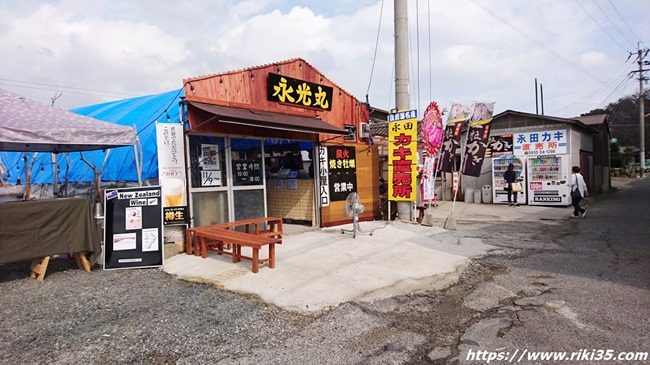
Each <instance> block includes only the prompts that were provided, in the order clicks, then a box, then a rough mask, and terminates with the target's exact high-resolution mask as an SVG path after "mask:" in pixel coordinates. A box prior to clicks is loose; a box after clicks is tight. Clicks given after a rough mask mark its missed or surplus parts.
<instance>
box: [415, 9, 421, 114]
mask: <svg viewBox="0 0 650 365" xmlns="http://www.w3.org/2000/svg"><path fill="white" fill-rule="evenodd" d="M415 42H416V57H417V62H416V64H417V69H416V72H415V75H416V78H417V93H416V97H417V102H416V104H415V106H416V107H417V110H421V109H420V1H419V0H415Z"/></svg>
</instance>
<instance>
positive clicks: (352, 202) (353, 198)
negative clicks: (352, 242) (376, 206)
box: [341, 193, 372, 238]
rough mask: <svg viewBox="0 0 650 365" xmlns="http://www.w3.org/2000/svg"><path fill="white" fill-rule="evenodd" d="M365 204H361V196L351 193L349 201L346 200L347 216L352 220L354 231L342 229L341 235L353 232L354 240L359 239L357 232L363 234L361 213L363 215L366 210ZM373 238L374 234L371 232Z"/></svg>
mask: <svg viewBox="0 0 650 365" xmlns="http://www.w3.org/2000/svg"><path fill="white" fill-rule="evenodd" d="M364 209H365V208H364V206H363V204H361V203H359V194H357V193H350V195H348V197H347V199H345V214H346V215H347V216H348V218H352V219H353V220H352V229H351V230H349V229H341V234H343V233H345V232H351V233H352V238H356V237H357V232H359V233H362V232H363V231H362V230H361V227H359V213H363V210H364ZM369 234H370V235H371V236H372V232H369Z"/></svg>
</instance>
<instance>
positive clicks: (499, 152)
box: [485, 134, 514, 158]
mask: <svg viewBox="0 0 650 365" xmlns="http://www.w3.org/2000/svg"><path fill="white" fill-rule="evenodd" d="M513 147H514V144H513V140H512V134H501V135H498V136H490V138H489V139H488V147H487V151H485V158H489V157H500V156H509V155H512V154H513Z"/></svg>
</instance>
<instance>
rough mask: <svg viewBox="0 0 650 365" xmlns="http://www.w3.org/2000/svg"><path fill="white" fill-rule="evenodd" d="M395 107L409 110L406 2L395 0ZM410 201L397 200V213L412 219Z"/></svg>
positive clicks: (401, 216)
mask: <svg viewBox="0 0 650 365" xmlns="http://www.w3.org/2000/svg"><path fill="white" fill-rule="evenodd" d="M394 5H395V107H396V108H397V110H398V111H400V110H403V111H405V110H409V108H410V105H409V57H408V52H409V50H408V44H409V43H408V3H407V0H395V4H394ZM411 205H412V204H411V202H408V201H407V202H404V201H398V202H397V215H398V216H399V217H400V219H406V220H412V219H413V217H412V209H411Z"/></svg>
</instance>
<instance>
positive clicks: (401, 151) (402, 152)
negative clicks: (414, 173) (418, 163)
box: [393, 147, 413, 160]
mask: <svg viewBox="0 0 650 365" xmlns="http://www.w3.org/2000/svg"><path fill="white" fill-rule="evenodd" d="M412 154H413V153H412V152H411V149H409V148H404V147H400V148H398V149H396V150H394V151H393V156H395V157H399V159H400V160H405V159H406V157H407V156H411V155H412Z"/></svg>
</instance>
